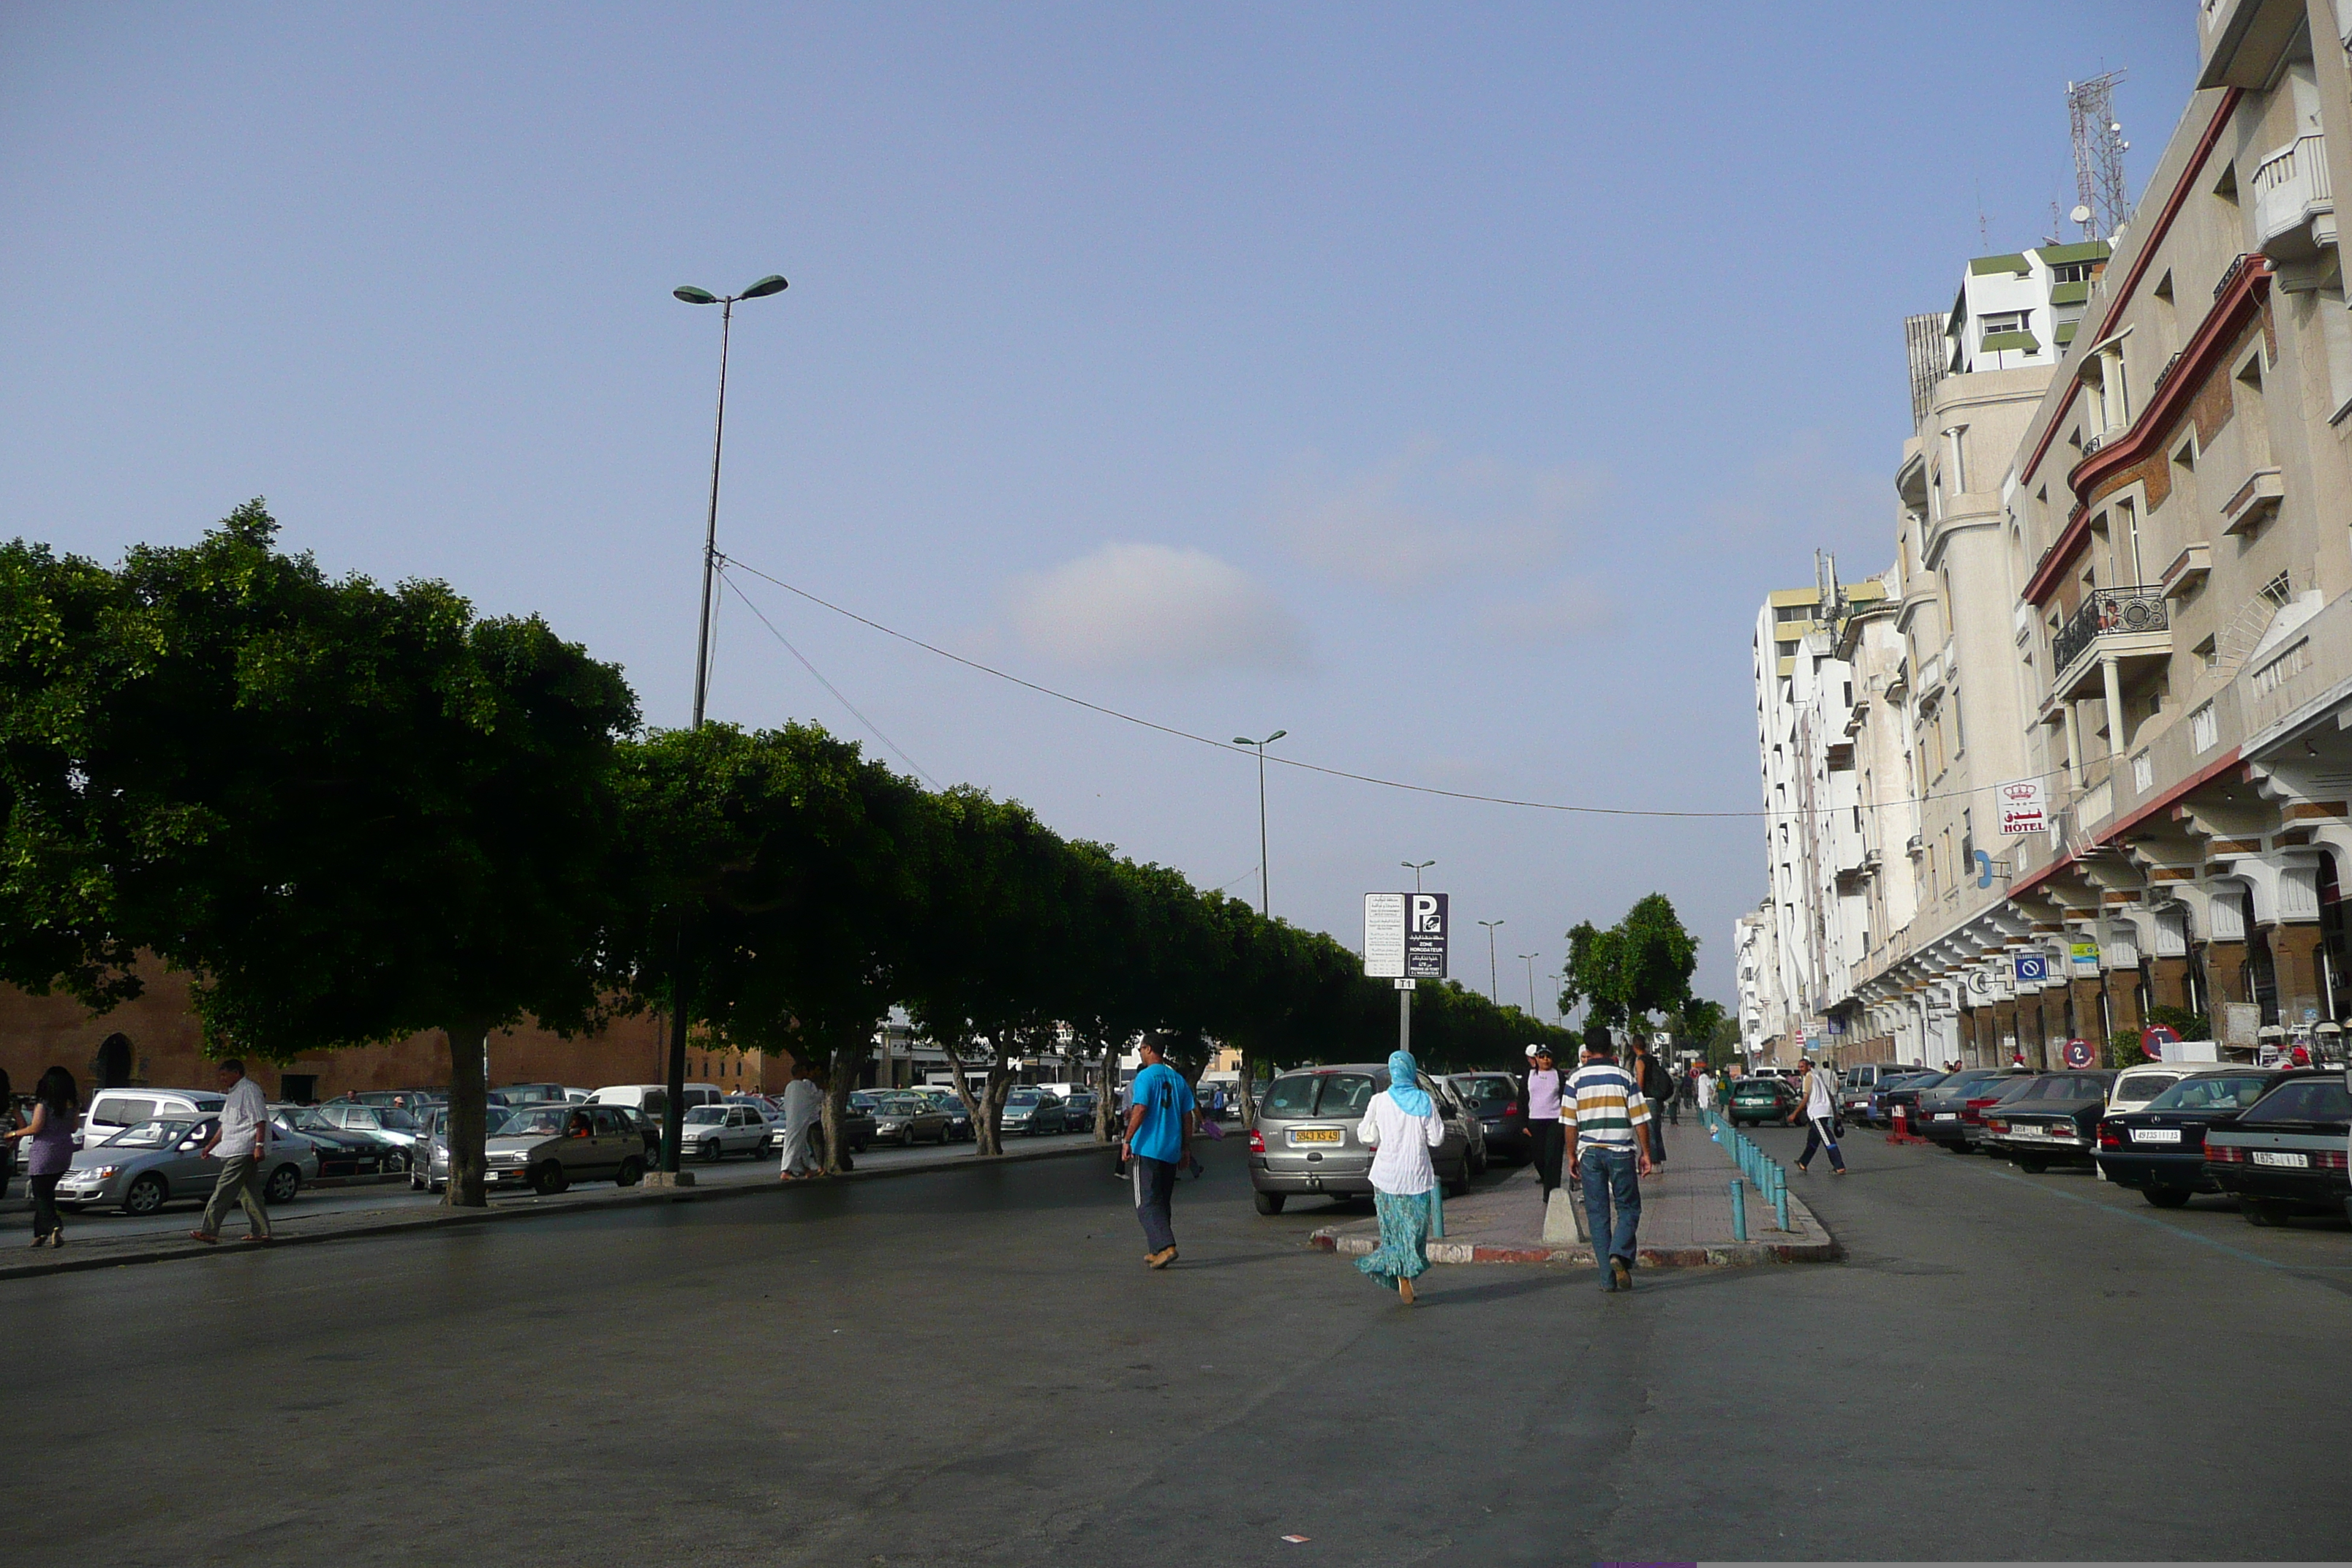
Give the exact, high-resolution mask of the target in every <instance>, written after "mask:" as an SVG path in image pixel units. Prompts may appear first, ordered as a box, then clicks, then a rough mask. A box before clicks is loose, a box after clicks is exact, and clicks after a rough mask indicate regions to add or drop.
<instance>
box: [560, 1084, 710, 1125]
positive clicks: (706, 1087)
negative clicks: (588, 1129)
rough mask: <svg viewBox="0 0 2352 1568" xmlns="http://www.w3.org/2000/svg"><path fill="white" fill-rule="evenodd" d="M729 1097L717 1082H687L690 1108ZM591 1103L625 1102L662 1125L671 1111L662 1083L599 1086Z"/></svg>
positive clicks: (649, 1119)
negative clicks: (601, 1087) (664, 1118)
mask: <svg viewBox="0 0 2352 1568" xmlns="http://www.w3.org/2000/svg"><path fill="white" fill-rule="evenodd" d="M726 1098H727V1091H726V1090H724V1089H720V1088H719V1086H718V1085H717V1084H715V1083H690V1084H688V1085H687V1086H686V1105H687V1109H688V1110H693V1109H694V1108H695V1107H696V1106H698V1105H717V1104H718V1103H719V1101H721V1100H725V1099H726ZM587 1103H588V1104H590V1105H625V1106H627V1107H629V1109H631V1110H635V1111H636V1112H637V1113H638V1114H639V1115H641V1116H643V1117H644V1118H645V1119H646V1121H650V1122H652V1123H653V1124H654V1125H655V1126H656V1127H658V1126H660V1125H661V1120H662V1118H663V1117H665V1116H667V1115H668V1114H669V1086H668V1085H667V1084H660V1083H615V1084H609V1085H607V1086H606V1087H604V1088H603V1089H598V1090H597V1091H596V1092H595V1093H593V1094H592V1095H590V1096H589V1097H588V1100H587Z"/></svg>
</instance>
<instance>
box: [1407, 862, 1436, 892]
mask: <svg viewBox="0 0 2352 1568" xmlns="http://www.w3.org/2000/svg"><path fill="white" fill-rule="evenodd" d="M1397 864H1398V865H1400V866H1402V867H1403V868H1405V869H1406V870H1408V871H1410V872H1412V890H1413V891H1414V892H1416V893H1418V892H1419V891H1421V874H1422V873H1423V871H1426V870H1428V869H1429V868H1431V867H1432V866H1434V865H1436V864H1437V862H1436V861H1434V860H1400V861H1398V862H1397Z"/></svg>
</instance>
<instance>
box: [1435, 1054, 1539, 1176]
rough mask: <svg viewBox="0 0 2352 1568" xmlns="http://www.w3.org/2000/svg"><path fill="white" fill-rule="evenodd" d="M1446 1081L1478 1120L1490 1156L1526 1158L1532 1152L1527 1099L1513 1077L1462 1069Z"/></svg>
mask: <svg viewBox="0 0 2352 1568" xmlns="http://www.w3.org/2000/svg"><path fill="white" fill-rule="evenodd" d="M1446 1081H1447V1082H1448V1083H1451V1084H1452V1085H1453V1086H1454V1092H1455V1093H1456V1094H1458V1095H1460V1096H1461V1098H1462V1101H1463V1103H1464V1104H1465V1105H1466V1106H1467V1107H1468V1108H1469V1110H1470V1113H1471V1114H1472V1115H1473V1116H1475V1117H1476V1118H1477V1119H1478V1121H1479V1127H1480V1131H1483V1132H1484V1133H1485V1134H1486V1153H1487V1155H1488V1156H1489V1157H1490V1158H1491V1157H1493V1156H1495V1155H1497V1154H1500V1155H1505V1156H1507V1157H1508V1158H1510V1159H1514V1160H1526V1159H1528V1158H1529V1157H1531V1156H1532V1155H1533V1154H1534V1152H1535V1135H1534V1134H1533V1133H1531V1132H1529V1131H1528V1099H1527V1095H1526V1093H1525V1091H1523V1090H1522V1089H1520V1087H1519V1080H1518V1079H1516V1078H1514V1077H1512V1076H1511V1075H1510V1074H1509V1073H1507V1072H1465V1073H1456V1074H1454V1076H1453V1077H1452V1078H1450V1079H1447V1080H1446Z"/></svg>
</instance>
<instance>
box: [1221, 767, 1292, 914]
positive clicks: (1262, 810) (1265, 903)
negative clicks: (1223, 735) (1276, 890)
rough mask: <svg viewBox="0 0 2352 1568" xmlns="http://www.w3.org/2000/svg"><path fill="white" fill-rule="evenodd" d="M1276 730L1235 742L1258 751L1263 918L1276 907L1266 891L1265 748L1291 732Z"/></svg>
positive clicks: (1259, 901)
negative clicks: (1263, 738) (1256, 737)
mask: <svg viewBox="0 0 2352 1568" xmlns="http://www.w3.org/2000/svg"><path fill="white" fill-rule="evenodd" d="M1289 733H1290V731H1287V730H1276V731H1275V732H1274V733H1273V734H1271V735H1268V736H1267V737H1266V738H1265V740H1263V741H1253V740H1251V739H1250V738H1249V737H1248V736H1247V735H1235V736H1234V745H1236V746H1251V747H1255V749H1256V751H1257V912H1258V918H1260V919H1261V920H1272V919H1273V918H1274V908H1273V904H1272V902H1271V900H1269V898H1268V896H1267V893H1266V880H1267V875H1266V868H1265V749H1266V748H1267V747H1268V746H1271V745H1273V744H1274V743H1275V742H1276V741H1279V740H1281V739H1282V738H1283V737H1284V736H1285V735H1287V734H1289Z"/></svg>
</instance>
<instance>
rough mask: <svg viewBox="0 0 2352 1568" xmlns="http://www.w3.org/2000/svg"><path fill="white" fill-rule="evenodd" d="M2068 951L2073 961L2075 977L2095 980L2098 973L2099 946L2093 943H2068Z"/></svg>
mask: <svg viewBox="0 0 2352 1568" xmlns="http://www.w3.org/2000/svg"><path fill="white" fill-rule="evenodd" d="M2067 945H2068V951H2069V952H2070V953H2071V954H2072V956H2073V957H2074V973H2076V974H2077V975H2081V976H2085V977H2088V978H2092V979H2095V978H2097V976H2098V973H2099V944H2098V943H2097V942H2070V943H2069V944H2067Z"/></svg>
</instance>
